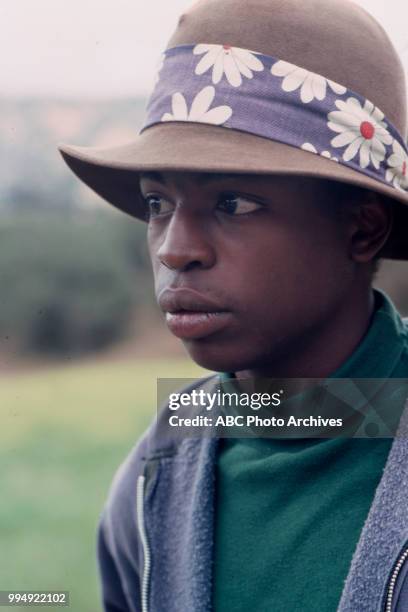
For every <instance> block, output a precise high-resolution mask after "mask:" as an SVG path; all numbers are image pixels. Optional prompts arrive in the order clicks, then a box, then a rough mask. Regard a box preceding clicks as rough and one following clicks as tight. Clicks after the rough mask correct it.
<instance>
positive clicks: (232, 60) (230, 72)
mask: <svg viewBox="0 0 408 612" xmlns="http://www.w3.org/2000/svg"><path fill="white" fill-rule="evenodd" d="M193 53H194V54H195V55H202V54H203V53H204V57H202V58H201V60H200V61H199V62H198V64H197V66H196V69H195V73H196V74H198V75H201V74H204V73H205V72H207V70H209V69H210V68H212V82H213V83H214V85H216V84H217V83H219V82H220V81H221V79H222V75H223V74H224V73H225V76H226V78H227V80H228V82H229V84H230V85H232V86H233V87H240V85H242V76H241V75H243V76H244V77H246V78H247V79H252V77H253V74H252V72H253V71H254V72H261V71H262V70H263V69H264V66H263V64H262V62H261V61H260V60H259V59H258V58H257V57H256V55H255V52H254V51H248V50H247V49H240V48H239V47H231V46H230V45H196V46H195V47H194V49H193Z"/></svg>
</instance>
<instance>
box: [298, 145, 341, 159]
mask: <svg viewBox="0 0 408 612" xmlns="http://www.w3.org/2000/svg"><path fill="white" fill-rule="evenodd" d="M300 148H301V149H303V150H304V151H310V153H315V154H316V155H321V156H322V157H326V158H327V159H331V160H332V161H335V162H338V161H339V160H338V159H337V157H333V156H332V155H331V154H330V151H322V152H321V153H319V152H318V150H317V149H316V147H314V146H313V145H312V144H311V143H310V142H304V143H303V144H302V146H301V147H300Z"/></svg>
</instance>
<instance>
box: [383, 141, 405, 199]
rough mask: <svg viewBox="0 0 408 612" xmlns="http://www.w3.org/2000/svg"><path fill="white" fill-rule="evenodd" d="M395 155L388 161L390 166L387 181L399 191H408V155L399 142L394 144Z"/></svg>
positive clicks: (386, 174)
mask: <svg viewBox="0 0 408 612" xmlns="http://www.w3.org/2000/svg"><path fill="white" fill-rule="evenodd" d="M392 150H393V153H392V154H391V155H390V156H389V158H388V159H387V164H388V166H390V167H389V168H388V170H387V171H386V173H385V179H386V180H387V181H389V182H390V183H392V184H393V185H394V187H397V189H403V190H406V189H408V172H407V171H408V155H407V153H406V151H405V150H404V149H403V148H402V147H401V145H400V143H399V142H398V140H394V141H393V143H392Z"/></svg>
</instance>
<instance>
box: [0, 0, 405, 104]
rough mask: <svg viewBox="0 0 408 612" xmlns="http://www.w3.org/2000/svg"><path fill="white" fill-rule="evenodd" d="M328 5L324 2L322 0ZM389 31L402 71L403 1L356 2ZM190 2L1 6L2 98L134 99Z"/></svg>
mask: <svg viewBox="0 0 408 612" xmlns="http://www.w3.org/2000/svg"><path fill="white" fill-rule="evenodd" d="M327 1H328V2H330V0H327ZM357 1H358V4H360V5H362V6H363V7H364V8H366V9H367V10H368V11H370V12H371V13H372V14H373V15H374V17H376V18H377V19H378V20H379V21H380V23H381V24H382V25H383V27H384V28H385V29H386V30H387V31H388V33H389V35H390V37H391V38H392V40H393V42H394V44H395V46H396V48H397V51H398V52H399V53H400V55H401V57H402V59H403V61H404V64H405V65H406V66H407V69H408V28H407V25H406V24H407V22H408V3H407V1H406V0H357ZM193 3H194V0H147V1H144V2H141V0H0V23H1V24H2V32H1V37H0V57H1V58H2V59H1V60H0V67H1V92H2V94H3V95H5V96H35V97H43V96H44V97H58V98H59V97H76V98H98V97H136V96H147V95H148V94H149V92H150V91H151V89H152V85H153V83H152V79H153V76H152V75H154V73H155V67H156V65H157V61H158V59H159V56H160V54H161V51H162V50H163V49H164V48H165V46H166V43H167V41H168V39H169V38H170V36H171V34H172V32H173V31H174V29H175V27H176V24H177V20H178V17H179V16H180V14H181V13H182V12H183V10H184V9H186V8H187V7H189V6H190V5H191V4H193Z"/></svg>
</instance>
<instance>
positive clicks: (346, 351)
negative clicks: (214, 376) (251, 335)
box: [235, 289, 375, 378]
mask: <svg viewBox="0 0 408 612" xmlns="http://www.w3.org/2000/svg"><path fill="white" fill-rule="evenodd" d="M374 302H375V299H374V292H373V291H372V289H371V290H370V291H368V292H366V293H365V295H362V296H357V297H356V298H354V300H353V301H349V302H348V304H346V305H345V306H344V307H343V308H341V309H340V310H339V311H338V312H337V313H336V314H335V316H333V317H332V318H331V319H330V320H329V321H328V322H327V323H326V324H325V325H323V326H321V327H320V328H319V329H318V330H315V329H314V330H312V331H309V332H308V333H307V334H305V335H304V336H303V337H302V338H297V339H296V345H295V344H293V345H292V346H288V347H285V351H282V352H281V354H279V355H278V356H276V357H275V358H274V359H272V360H269V361H268V362H265V363H263V364H261V365H260V366H259V367H254V368H253V369H248V370H241V371H239V372H235V376H236V377H237V378H327V377H328V376H330V375H331V374H333V372H335V371H336V370H337V369H338V368H339V367H340V366H341V365H342V364H343V363H345V362H346V361H347V359H349V357H350V356H351V355H352V354H353V352H354V351H355V350H356V348H357V347H358V345H359V344H360V342H361V341H362V339H363V338H364V336H365V334H366V333H367V330H368V328H369V327H370V324H371V321H372V317H373V314H374Z"/></svg>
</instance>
